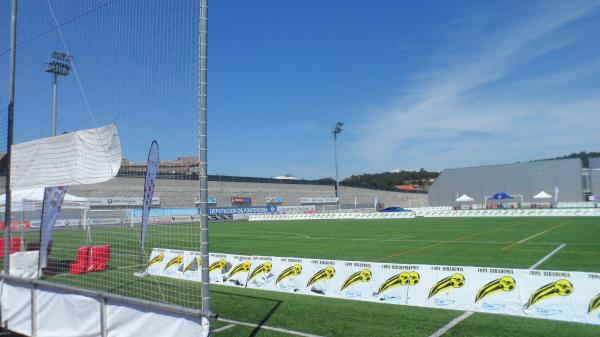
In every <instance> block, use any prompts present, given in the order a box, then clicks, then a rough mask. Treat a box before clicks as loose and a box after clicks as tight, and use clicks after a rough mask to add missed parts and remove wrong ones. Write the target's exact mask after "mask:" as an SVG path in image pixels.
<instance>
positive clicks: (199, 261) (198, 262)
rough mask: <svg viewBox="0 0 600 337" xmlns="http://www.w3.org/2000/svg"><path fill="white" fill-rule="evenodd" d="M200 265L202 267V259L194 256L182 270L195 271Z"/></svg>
mask: <svg viewBox="0 0 600 337" xmlns="http://www.w3.org/2000/svg"><path fill="white" fill-rule="evenodd" d="M200 267H202V259H200V258H198V257H195V258H194V259H193V260H192V261H191V262H190V263H188V265H187V266H185V268H183V272H184V273H185V272H187V271H197V270H198V269H200Z"/></svg>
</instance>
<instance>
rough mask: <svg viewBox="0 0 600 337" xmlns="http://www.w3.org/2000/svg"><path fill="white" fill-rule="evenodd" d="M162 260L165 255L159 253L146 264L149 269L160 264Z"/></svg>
mask: <svg viewBox="0 0 600 337" xmlns="http://www.w3.org/2000/svg"><path fill="white" fill-rule="evenodd" d="M164 259H165V253H160V254H158V255H156V256H155V257H153V258H152V259H150V262H148V267H150V266H151V265H153V264H157V263H159V262H162V261H163V260H164Z"/></svg>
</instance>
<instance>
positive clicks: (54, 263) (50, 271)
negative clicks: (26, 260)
mask: <svg viewBox="0 0 600 337" xmlns="http://www.w3.org/2000/svg"><path fill="white" fill-rule="evenodd" d="M73 262H75V261H73V260H54V259H48V265H47V267H46V268H44V276H55V275H60V274H65V273H68V272H69V269H70V267H71V263H73Z"/></svg>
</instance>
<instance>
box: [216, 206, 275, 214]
mask: <svg viewBox="0 0 600 337" xmlns="http://www.w3.org/2000/svg"><path fill="white" fill-rule="evenodd" d="M276 211H277V207H275V206H263V207H260V206H255V207H213V208H209V209H208V215H224V214H264V213H273V212H276Z"/></svg>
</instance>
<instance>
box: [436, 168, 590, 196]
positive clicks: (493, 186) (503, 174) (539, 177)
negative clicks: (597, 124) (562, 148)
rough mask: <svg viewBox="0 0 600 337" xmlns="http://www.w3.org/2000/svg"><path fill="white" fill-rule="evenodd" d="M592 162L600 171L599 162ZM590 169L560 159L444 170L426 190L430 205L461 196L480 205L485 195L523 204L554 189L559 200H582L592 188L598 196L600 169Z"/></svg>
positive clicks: (552, 192)
mask: <svg viewBox="0 0 600 337" xmlns="http://www.w3.org/2000/svg"><path fill="white" fill-rule="evenodd" d="M591 163H594V165H596V166H597V167H598V169H600V160H592V161H591ZM591 167H592V165H590V169H589V170H588V169H583V167H582V162H581V159H562V160H546V161H534V162H526V163H516V164H506V165H490V166H478V167H465V168H454V169H445V170H443V171H442V173H441V174H440V176H439V177H438V178H437V179H436V180H435V182H434V183H433V184H432V185H431V187H430V188H429V195H428V199H429V205H430V206H448V205H453V204H454V203H455V202H454V200H455V199H456V197H457V196H460V195H463V194H466V195H468V196H470V197H472V198H475V202H476V203H483V202H484V198H485V197H486V196H491V195H493V194H495V193H497V192H506V193H508V194H511V195H521V196H523V201H524V202H530V201H532V196H533V195H535V194H537V193H538V192H540V191H542V190H543V191H546V192H547V193H550V194H554V187H555V186H558V188H559V201H584V200H587V197H588V196H589V195H591V194H592V192H593V191H592V188H593V186H595V188H596V190H598V192H594V193H599V194H600V170H597V171H595V170H594V169H592V168H591ZM590 172H593V173H590ZM596 172H598V173H596ZM587 176H590V178H586V177H587Z"/></svg>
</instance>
